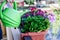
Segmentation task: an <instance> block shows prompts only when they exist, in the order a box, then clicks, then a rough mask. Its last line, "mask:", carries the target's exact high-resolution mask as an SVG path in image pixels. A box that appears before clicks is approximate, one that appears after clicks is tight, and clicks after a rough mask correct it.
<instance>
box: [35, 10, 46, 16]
mask: <svg viewBox="0 0 60 40" xmlns="http://www.w3.org/2000/svg"><path fill="white" fill-rule="evenodd" d="M36 14H37V15H41V16H44V14H45V13H44V12H43V11H42V10H40V9H39V10H38V11H37V13H36Z"/></svg>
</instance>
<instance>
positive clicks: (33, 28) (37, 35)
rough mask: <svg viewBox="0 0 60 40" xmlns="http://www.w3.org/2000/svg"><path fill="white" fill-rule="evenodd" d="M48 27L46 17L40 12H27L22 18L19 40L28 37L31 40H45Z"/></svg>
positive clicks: (48, 23)
mask: <svg viewBox="0 0 60 40" xmlns="http://www.w3.org/2000/svg"><path fill="white" fill-rule="evenodd" d="M49 26H50V21H49V18H48V15H47V14H46V13H45V12H43V11H42V10H40V9H38V10H37V11H31V12H28V13H26V14H24V15H23V16H22V20H21V24H20V30H21V35H20V37H21V40H24V37H25V36H30V37H31V40H45V36H46V33H47V30H48V28H49ZM28 40H29V39H28Z"/></svg>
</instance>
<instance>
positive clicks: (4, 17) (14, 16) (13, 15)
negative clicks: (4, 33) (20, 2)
mask: <svg viewBox="0 0 60 40" xmlns="http://www.w3.org/2000/svg"><path fill="white" fill-rule="evenodd" d="M5 4H6V1H4V2H3V3H2V4H1V5H0V19H1V21H2V22H3V25H4V26H5V27H18V26H19V24H20V22H21V16H22V15H23V14H25V13H26V12H29V10H21V11H17V5H16V4H17V3H16V2H14V3H13V5H14V9H13V8H6V9H4V11H3V12H2V8H3V6H4V5H5Z"/></svg>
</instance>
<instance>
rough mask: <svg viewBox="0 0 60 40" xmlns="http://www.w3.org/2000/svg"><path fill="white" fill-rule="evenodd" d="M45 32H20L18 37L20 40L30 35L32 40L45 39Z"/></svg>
mask: <svg viewBox="0 0 60 40" xmlns="http://www.w3.org/2000/svg"><path fill="white" fill-rule="evenodd" d="M46 33H47V31H43V32H40V33H36V32H29V33H21V35H20V37H21V40H23V37H24V36H30V37H31V38H32V40H45V36H46Z"/></svg>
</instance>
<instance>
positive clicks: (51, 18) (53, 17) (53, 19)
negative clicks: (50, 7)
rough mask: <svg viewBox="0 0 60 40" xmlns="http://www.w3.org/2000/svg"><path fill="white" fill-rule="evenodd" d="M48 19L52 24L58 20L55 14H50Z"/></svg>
mask: <svg viewBox="0 0 60 40" xmlns="http://www.w3.org/2000/svg"><path fill="white" fill-rule="evenodd" d="M48 19H49V21H50V22H51V23H53V22H54V21H55V19H56V18H55V16H54V14H53V13H50V14H49V15H48Z"/></svg>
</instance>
